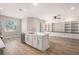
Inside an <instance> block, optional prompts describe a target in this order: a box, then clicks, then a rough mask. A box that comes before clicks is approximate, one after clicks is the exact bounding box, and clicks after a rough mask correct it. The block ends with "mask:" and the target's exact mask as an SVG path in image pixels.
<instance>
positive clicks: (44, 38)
mask: <svg viewBox="0 0 79 59" xmlns="http://www.w3.org/2000/svg"><path fill="white" fill-rule="evenodd" d="M25 43H27V44H29V45H31V46H32V47H34V48H37V49H39V50H41V51H45V50H46V49H48V47H49V45H48V35H46V34H39V35H38V34H27V35H25Z"/></svg>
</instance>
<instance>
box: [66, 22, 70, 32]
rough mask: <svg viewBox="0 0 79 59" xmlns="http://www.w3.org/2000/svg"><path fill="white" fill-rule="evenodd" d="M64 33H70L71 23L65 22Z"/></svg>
mask: <svg viewBox="0 0 79 59" xmlns="http://www.w3.org/2000/svg"><path fill="white" fill-rule="evenodd" d="M65 32H68V33H69V32H71V22H65Z"/></svg>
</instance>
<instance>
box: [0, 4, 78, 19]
mask: <svg viewBox="0 0 79 59" xmlns="http://www.w3.org/2000/svg"><path fill="white" fill-rule="evenodd" d="M73 7H74V8H73ZM70 8H71V9H70ZM0 14H2V15H6V16H11V17H16V18H25V17H28V16H31V17H39V18H41V19H44V20H50V19H53V16H55V15H58V14H60V15H61V16H62V17H70V16H79V4H78V3H74V4H73V3H70V4H69V3H38V5H37V6H35V5H34V4H33V3H0Z"/></svg>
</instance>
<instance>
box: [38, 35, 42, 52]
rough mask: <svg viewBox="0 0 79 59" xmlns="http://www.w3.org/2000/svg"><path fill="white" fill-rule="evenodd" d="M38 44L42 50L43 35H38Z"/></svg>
mask: <svg viewBox="0 0 79 59" xmlns="http://www.w3.org/2000/svg"><path fill="white" fill-rule="evenodd" d="M37 46H38V49H40V50H42V37H41V36H38V38H37Z"/></svg>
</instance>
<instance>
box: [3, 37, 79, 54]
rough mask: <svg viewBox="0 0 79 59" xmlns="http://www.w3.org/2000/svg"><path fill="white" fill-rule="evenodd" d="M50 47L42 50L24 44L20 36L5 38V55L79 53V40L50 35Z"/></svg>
mask: <svg viewBox="0 0 79 59" xmlns="http://www.w3.org/2000/svg"><path fill="white" fill-rule="evenodd" d="M49 40H50V43H49V44H50V48H49V49H48V50H47V51H45V52H41V51H39V50H37V49H34V48H32V47H31V46H29V45H27V44H23V43H22V42H21V41H20V38H16V39H15V38H14V39H5V40H4V43H5V45H6V48H5V49H4V51H3V54H4V55H77V54H79V40H78V39H68V38H60V37H50V39H49Z"/></svg>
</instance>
